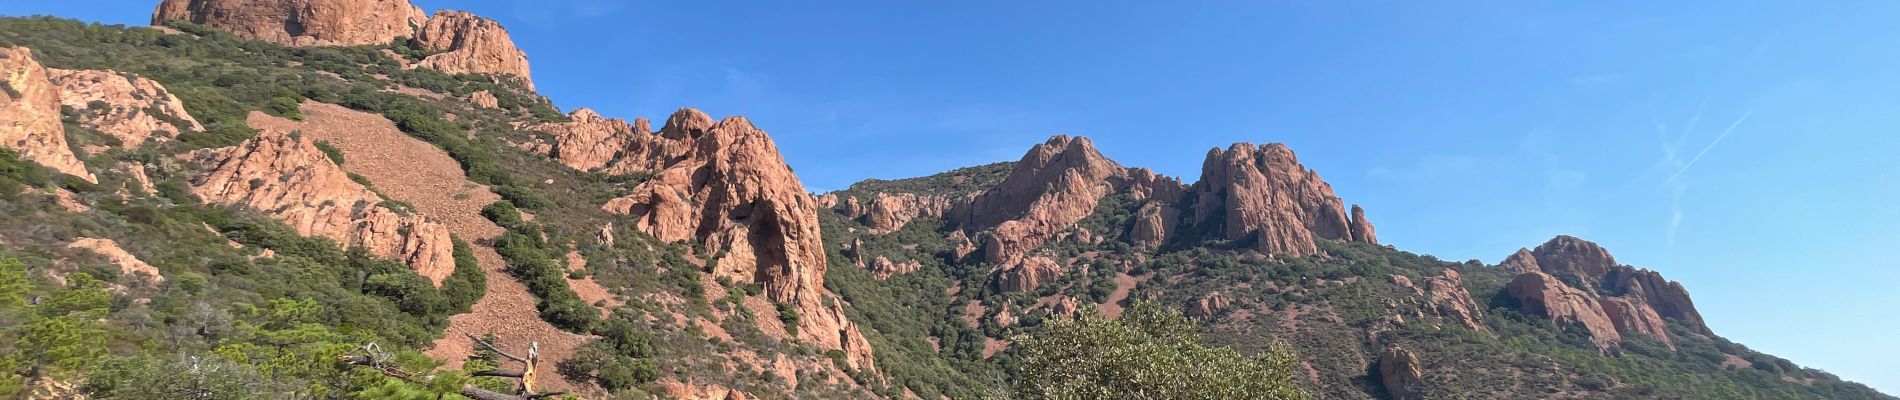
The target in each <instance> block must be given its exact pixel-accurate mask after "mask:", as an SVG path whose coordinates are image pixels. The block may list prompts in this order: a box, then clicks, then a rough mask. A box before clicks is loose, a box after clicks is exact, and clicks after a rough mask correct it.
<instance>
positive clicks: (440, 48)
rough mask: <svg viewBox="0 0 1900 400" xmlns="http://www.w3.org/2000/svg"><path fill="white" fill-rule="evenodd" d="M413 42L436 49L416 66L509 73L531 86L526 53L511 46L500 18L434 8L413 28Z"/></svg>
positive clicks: (458, 71) (443, 69)
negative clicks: (416, 27) (431, 12)
mask: <svg viewBox="0 0 1900 400" xmlns="http://www.w3.org/2000/svg"><path fill="white" fill-rule="evenodd" d="M415 39H416V43H418V44H421V45H422V47H423V48H424V49H428V50H430V51H434V52H438V53H437V54H435V55H431V56H429V57H428V58H424V59H423V60H422V62H421V63H420V64H418V65H419V66H422V67H426V68H433V69H436V70H439V71H442V72H447V73H451V74H461V73H478V74H501V75H510V76H514V77H517V78H520V79H521V82H522V83H523V84H525V85H526V86H527V87H528V88H529V89H533V88H534V81H533V80H532V79H531V77H532V76H533V75H532V74H531V73H530V71H529V68H528V55H527V54H526V53H522V52H521V48H519V47H516V46H515V41H514V39H513V38H511V37H509V36H508V30H507V29H504V28H502V27H501V23H500V22H496V21H495V20H492V19H488V18H482V17H480V16H476V15H475V14H471V13H468V12H466V11H454V10H438V11H436V12H435V15H434V16H431V17H429V21H428V23H426V24H424V25H422V29H421V30H418V31H416V35H415Z"/></svg>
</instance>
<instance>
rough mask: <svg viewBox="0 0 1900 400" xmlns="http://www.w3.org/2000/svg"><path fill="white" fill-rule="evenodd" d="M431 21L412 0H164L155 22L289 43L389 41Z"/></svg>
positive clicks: (291, 44) (369, 42) (334, 44)
mask: <svg viewBox="0 0 1900 400" xmlns="http://www.w3.org/2000/svg"><path fill="white" fill-rule="evenodd" d="M426 19H427V15H426V14H423V12H422V9H420V8H416V6H413V5H410V4H409V1H408V0H164V1H163V2H161V3H159V5H158V10H157V11H154V12H153V13H152V24H153V25H162V24H164V23H165V22H167V21H190V22H192V23H195V24H199V25H206V26H210V27H213V28H218V29H220V30H224V31H227V32H231V33H232V34H235V35H237V36H238V37H242V38H246V39H253V40H262V41H267V42H273V43H279V44H284V45H289V46H356V45H368V44H389V43H390V42H391V41H393V40H395V39H396V38H398V37H414V36H415V28H414V27H415V26H419V25H421V24H422V23H423V21H425V20H426Z"/></svg>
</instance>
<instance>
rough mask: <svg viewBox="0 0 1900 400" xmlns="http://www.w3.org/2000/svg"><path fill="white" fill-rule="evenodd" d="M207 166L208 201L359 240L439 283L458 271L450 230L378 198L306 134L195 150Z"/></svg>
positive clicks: (203, 191)
mask: <svg viewBox="0 0 1900 400" xmlns="http://www.w3.org/2000/svg"><path fill="white" fill-rule="evenodd" d="M194 158H196V161H197V162H198V163H199V164H200V165H203V166H204V171H205V172H204V173H203V174H202V175H199V176H198V177H196V178H194V179H193V180H192V182H191V190H192V193H193V194H196V195H198V197H199V198H202V199H204V201H205V202H207V203H211V204H220V205H231V206H242V207H245V208H250V209H253V210H258V211H262V212H265V213H268V214H271V215H272V216H274V217H276V218H277V219H279V220H283V221H284V222H285V223H286V224H289V225H290V226H291V228H294V229H296V230H297V233H298V234H301V235H305V236H323V237H328V238H331V239H334V240H336V241H337V243H338V244H339V245H342V246H345V247H353V246H362V247H364V248H365V249H366V250H369V252H370V254H373V255H375V256H377V257H382V258H388V259H392V260H397V261H401V262H403V263H404V264H407V265H409V266H410V268H414V269H415V270H416V272H417V273H419V274H421V275H422V276H425V277H428V278H429V280H430V281H432V282H434V283H435V284H436V285H441V284H442V280H443V279H444V278H447V277H448V276H449V274H451V273H453V272H455V260H454V253H453V250H452V249H453V248H454V247H453V246H454V244H453V242H452V241H451V239H450V238H449V232H448V229H447V228H445V227H443V226H442V225H441V224H439V223H436V222H434V221H428V220H426V219H424V218H423V217H422V216H420V215H416V214H406V213H402V212H398V211H395V210H391V209H389V208H387V207H384V206H381V205H378V204H379V203H381V201H382V198H381V197H380V196H377V195H376V193H375V192H371V191H370V190H369V188H366V187H363V185H362V184H358V183H356V182H354V181H351V180H350V178H349V176H348V174H346V173H344V172H343V169H342V168H339V167H337V165H336V164H335V163H333V162H331V161H330V158H329V157H328V156H326V155H324V154H323V152H322V151H319V150H317V147H316V145H314V144H312V143H311V142H310V141H308V140H303V139H299V138H293V137H291V136H290V135H287V134H284V133H282V132H264V133H261V134H259V135H258V136H257V137H256V138H252V139H250V140H246V141H244V142H243V143H240V144H238V145H237V146H232V147H225V148H219V149H207V150H200V151H198V152H197V153H195V154H194Z"/></svg>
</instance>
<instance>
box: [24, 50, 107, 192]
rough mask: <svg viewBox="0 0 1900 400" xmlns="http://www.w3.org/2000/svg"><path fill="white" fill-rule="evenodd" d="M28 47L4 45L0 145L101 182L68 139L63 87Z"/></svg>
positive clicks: (72, 173)
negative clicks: (62, 107)
mask: <svg viewBox="0 0 1900 400" xmlns="http://www.w3.org/2000/svg"><path fill="white" fill-rule="evenodd" d="M48 76H49V75H48V73H47V69H46V67H44V66H41V65H40V62H39V60H37V59H35V58H33V51H32V50H30V49H27V48H25V47H6V48H0V146H3V147H6V148H9V149H12V150H13V151H14V152H15V153H18V154H19V155H20V158H23V159H27V160H32V161H33V162H37V163H40V164H41V165H45V166H47V167H48V168H52V169H53V170H54V171H59V172H61V173H65V174H68V175H72V176H77V177H79V178H81V179H85V180H86V181H87V182H93V183H98V178H95V177H93V175H92V172H90V171H87V170H86V163H85V162H82V161H80V160H79V156H77V155H74V154H73V151H72V148H71V147H70V146H69V145H68V143H67V142H66V126H65V124H64V123H62V122H60V115H59V99H60V90H59V88H58V87H56V86H53V82H52V81H51V80H50V78H49V77H48Z"/></svg>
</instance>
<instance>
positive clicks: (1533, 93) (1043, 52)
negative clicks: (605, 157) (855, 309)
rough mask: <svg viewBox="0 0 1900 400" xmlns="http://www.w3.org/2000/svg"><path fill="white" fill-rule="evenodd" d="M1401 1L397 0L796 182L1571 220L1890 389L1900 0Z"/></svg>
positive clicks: (107, 15)
mask: <svg viewBox="0 0 1900 400" xmlns="http://www.w3.org/2000/svg"><path fill="white" fill-rule="evenodd" d="M145 3H147V2H142V1H124V0H112V1H104V0H65V1H25V2H22V1H11V2H5V3H0V14H7V15H21V14H53V15H60V16H67V17H74V18H80V19H84V20H92V21H104V22H109V23H110V22H118V23H132V24H142V23H144V22H145V20H146V19H147V18H149V15H150V13H151V7H150V6H149V5H147V4H145ZM152 3H155V1H154V2H152ZM1425 3H1428V2H1410V1H1367V2H1335V1H1250V2H1238V1H1232V2H1229V1H1206V2H1193V3H1192V4H1178V3H1173V2H1123V1H1109V2H1099V1H1097V2H1083V1H1042V2H1005V1H961V2H842V1H829V0H815V1H802V2H773V3H770V4H767V2H737V1H698V2H679V3H678V4H669V3H660V2H634V1H608V0H543V1H534V2H521V1H499V0H483V1H455V2H451V1H441V0H422V1H418V5H421V6H422V7H424V8H426V9H435V8H440V7H455V8H461V9H468V10H471V11H475V12H477V13H479V14H483V15H486V16H489V17H492V18H496V19H499V20H501V21H502V22H503V23H504V24H505V25H506V26H507V27H508V28H509V29H510V30H511V31H512V32H513V33H514V36H515V40H516V41H517V42H518V43H519V44H520V45H521V46H522V47H523V48H524V49H525V50H526V51H527V52H528V54H529V58H530V59H531V60H532V61H533V67H534V71H535V81H536V82H537V84H538V85H539V87H540V88H541V89H542V90H543V92H544V93H545V94H547V95H549V96H550V97H552V98H553V99H554V100H555V101H556V103H557V104H559V105H560V106H562V107H564V108H573V107H580V106H585V107H592V108H595V109H598V110H600V111H602V112H603V113H605V114H607V115H611V116H622V117H633V116H648V117H653V118H654V119H663V118H664V117H665V115H666V114H667V113H669V112H671V111H672V110H673V109H675V108H677V107H681V106H695V107H700V108H702V109H704V110H706V111H707V112H709V113H711V114H714V115H716V116H723V115H732V114H743V115H746V116H748V117H750V118H751V119H752V120H753V121H754V122H756V123H758V124H759V125H760V126H761V127H763V128H765V129H766V130H767V131H769V132H772V134H773V135H774V137H775V138H777V140H778V142H779V145H780V148H781V150H783V151H784V153H785V155H786V157H787V159H788V160H789V161H790V162H791V164H792V166H793V167H794V168H795V169H796V170H797V172H798V173H799V175H800V176H801V177H802V178H803V179H804V180H805V182H806V184H807V185H808V186H809V187H810V188H811V189H812V190H814V191H823V190H829V189H837V188H842V187H844V186H846V185H848V184H850V183H851V182H854V181H857V180H860V179H863V178H868V177H880V178H898V177H907V176H917V175H924V174H929V173H933V172H938V171H942V170H947V169H951V168H955V167H959V166H967V165H974V164H979V163H987V162H994V161H1004V160H1013V159H1015V158H1017V157H1019V156H1020V155H1021V154H1022V152H1023V151H1024V150H1026V149H1027V148H1028V147H1029V146H1030V145H1032V144H1034V143H1038V142H1040V141H1042V140H1043V139H1044V138H1046V137H1048V136H1049V135H1051V134H1055V133H1069V134H1078V135H1085V136H1089V137H1091V138H1094V139H1095V142H1096V144H1097V145H1098V146H1099V147H1100V148H1101V149H1102V150H1103V152H1104V153H1106V154H1108V155H1109V156H1110V157H1112V158H1114V159H1116V160H1118V161H1120V162H1121V163H1123V164H1125V165H1131V166H1146V167H1151V168H1154V169H1156V170H1159V171H1160V172H1162V173H1164V174H1168V175H1173V176H1180V177H1183V178H1184V179H1185V180H1188V181H1192V180H1194V179H1195V178H1196V176H1197V175H1199V171H1200V169H1199V168H1200V162H1201V159H1202V157H1203V155H1204V154H1205V152H1206V151H1207V149H1209V148H1212V147H1215V146H1225V145H1226V144H1228V143H1232V142H1238V141H1252V142H1284V143H1287V144H1288V145H1290V146H1291V147H1292V148H1293V149H1294V150H1295V151H1296V152H1298V153H1299V154H1300V156H1301V157H1302V161H1304V162H1305V163H1306V164H1307V166H1309V167H1312V168H1314V169H1316V170H1318V171H1320V173H1321V174H1322V175H1323V176H1325V177H1326V179H1327V180H1328V181H1330V182H1331V183H1332V184H1333V185H1334V188H1335V189H1336V190H1337V191H1338V192H1339V194H1340V195H1341V196H1342V197H1345V198H1346V199H1347V201H1349V202H1356V203H1360V204H1363V205H1364V206H1365V208H1366V210H1367V212H1368V214H1369V215H1370V217H1371V218H1372V220H1373V221H1374V222H1375V223H1377V224H1378V228H1379V234H1380V235H1379V236H1380V238H1381V239H1383V240H1384V241H1386V242H1387V243H1390V244H1394V245H1397V246H1398V247H1399V248H1402V249H1407V250H1412V251H1417V252H1423V253H1429V254H1435V255H1438V256H1439V257H1441V258H1444V259H1451V260H1464V259H1472V258H1476V259H1480V260H1483V261H1485V262H1487V263H1495V262H1497V261H1499V260H1500V259H1502V258H1503V257H1504V256H1505V255H1507V254H1509V253H1510V252H1512V251H1514V250H1516V249H1517V248H1519V247H1528V246H1535V245H1536V244H1538V243H1541V242H1543V241H1545V240H1547V239H1549V238H1550V237H1551V236H1554V235H1557V234H1571V235H1577V236H1580V237H1583V238H1586V239H1590V240H1594V241H1597V242H1599V243H1602V244H1603V245H1604V246H1606V247H1608V248H1609V249H1610V250H1611V251H1612V252H1613V253H1614V254H1616V255H1617V256H1618V258H1619V259H1620V260H1621V261H1623V262H1624V263H1628V264H1633V265H1637V266H1641V267H1647V268H1651V269H1656V270H1660V271H1662V272H1663V273H1664V274H1665V275H1666V276H1668V277H1669V278H1671V279H1675V280H1679V281H1682V282H1683V283H1684V284H1685V285H1687V287H1688V288H1689V290H1690V292H1691V293H1692V294H1693V295H1694V297H1695V300H1696V303H1697V306H1699V307H1700V308H1701V310H1702V311H1703V313H1704V315H1705V316H1706V317H1707V319H1708V320H1709V324H1710V325H1711V326H1712V327H1713V328H1714V329H1715V331H1716V332H1717V333H1719V334H1722V335H1723V336H1726V337H1729V338H1731V339H1733V340H1736V341H1738V342H1741V343H1744V344H1747V345H1749V346H1751V347H1754V348H1756V349H1759V350H1763V351H1767V352H1769V353H1772V354H1776V355H1779V356H1783V357H1787V358H1790V359H1792V360H1794V361H1796V362H1798V363H1801V364H1803V365H1806V366H1811V367H1818V368H1822V369H1826V370H1829V371H1832V372H1835V373H1837V374H1840V375H1842V376H1845V377H1848V378H1850V379H1854V380H1858V381H1862V382H1866V383H1869V384H1871V385H1873V386H1875V387H1877V388H1880V389H1882V390H1883V391H1886V392H1888V393H1900V369H1895V368H1892V366H1891V365H1888V364H1887V363H1885V361H1886V360H1889V359H1891V358H1892V357H1893V356H1895V355H1900V341H1895V340H1893V339H1892V337H1893V336H1892V335H1893V333H1894V332H1896V331H1900V320H1897V319H1895V318H1892V314H1893V310H1894V309H1896V307H1900V294H1896V293H1900V291H1897V290H1894V285H1895V284H1896V282H1900V268H1896V267H1900V265H1897V264H1900V262H1896V261H1895V258H1894V257H1893V256H1894V254H1892V253H1891V252H1890V249H1896V248H1900V246H1896V245H1895V242H1896V241H1900V201H1897V200H1900V168H1897V167H1900V165H1896V161H1895V159H1896V158H1897V157H1896V154H1897V153H1896V150H1895V149H1896V148H1900V24H1894V23H1893V22H1892V20H1893V16H1894V15H1900V2H1891V1H1835V2H1775V3H1777V4H1759V5H1751V4H1737V3H1735V2H1554V1H1528V2H1527V1H1463V2H1429V3H1431V4H1425ZM1582 3H1590V4H1582ZM1649 3H1666V4H1649ZM1743 3H1754V2H1743ZM1760 3H1769V2H1760Z"/></svg>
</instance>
